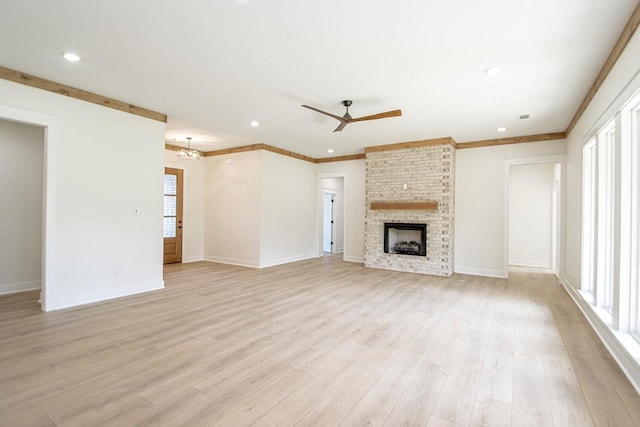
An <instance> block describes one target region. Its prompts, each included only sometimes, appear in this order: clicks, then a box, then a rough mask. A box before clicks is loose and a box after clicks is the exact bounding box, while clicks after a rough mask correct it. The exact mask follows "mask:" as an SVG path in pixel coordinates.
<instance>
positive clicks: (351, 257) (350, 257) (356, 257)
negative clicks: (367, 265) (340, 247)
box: [342, 255, 364, 264]
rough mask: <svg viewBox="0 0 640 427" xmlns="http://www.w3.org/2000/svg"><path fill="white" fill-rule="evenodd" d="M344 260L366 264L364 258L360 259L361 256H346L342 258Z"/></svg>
mask: <svg viewBox="0 0 640 427" xmlns="http://www.w3.org/2000/svg"><path fill="white" fill-rule="evenodd" d="M342 259H343V260H344V261H347V262H357V263H358V264H364V257H360V256H348V255H345V256H343V257H342Z"/></svg>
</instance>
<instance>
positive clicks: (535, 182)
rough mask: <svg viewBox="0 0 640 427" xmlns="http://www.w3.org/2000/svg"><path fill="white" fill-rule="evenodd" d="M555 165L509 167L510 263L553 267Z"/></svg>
mask: <svg viewBox="0 0 640 427" xmlns="http://www.w3.org/2000/svg"><path fill="white" fill-rule="evenodd" d="M554 174H555V165H554V164H552V163H547V164H535V165H514V166H511V167H510V169H509V265H521V266H528V267H543V268H551V246H552V242H551V228H552V227H551V226H552V196H553V189H554Z"/></svg>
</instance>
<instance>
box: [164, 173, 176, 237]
mask: <svg viewBox="0 0 640 427" xmlns="http://www.w3.org/2000/svg"><path fill="white" fill-rule="evenodd" d="M177 198H178V177H177V176H176V175H171V174H164V231H163V237H176V215H177V213H176V201H177Z"/></svg>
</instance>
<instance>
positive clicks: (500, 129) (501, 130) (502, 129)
mask: <svg viewBox="0 0 640 427" xmlns="http://www.w3.org/2000/svg"><path fill="white" fill-rule="evenodd" d="M496 130H497V131H498V132H504V131H506V130H507V128H505V127H499V128H498V129H496Z"/></svg>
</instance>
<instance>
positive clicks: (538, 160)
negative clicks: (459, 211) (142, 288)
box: [502, 154, 567, 278]
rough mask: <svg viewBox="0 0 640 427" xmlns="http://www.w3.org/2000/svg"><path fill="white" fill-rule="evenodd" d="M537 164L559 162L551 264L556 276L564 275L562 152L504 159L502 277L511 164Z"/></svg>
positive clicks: (506, 251)
mask: <svg viewBox="0 0 640 427" xmlns="http://www.w3.org/2000/svg"><path fill="white" fill-rule="evenodd" d="M537 164H559V165H560V174H559V179H560V185H559V186H558V193H557V200H558V205H557V218H552V221H556V224H557V229H556V241H555V242H552V244H553V245H555V253H556V254H557V258H556V260H555V264H556V265H554V266H552V268H553V270H554V272H555V274H556V276H557V277H558V278H560V277H564V276H563V275H564V261H565V260H564V233H565V230H564V229H565V227H564V220H565V203H566V198H565V197H564V194H565V189H566V181H567V167H566V160H565V155H564V154H551V155H548V156H537V157H525V158H516V159H507V160H505V161H504V190H503V195H504V197H503V199H504V207H503V209H504V210H503V215H504V217H503V218H504V220H503V224H504V243H503V250H504V254H503V269H504V270H503V271H504V273H503V275H502V277H505V278H508V277H509V171H510V169H511V167H512V166H521V165H537Z"/></svg>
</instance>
